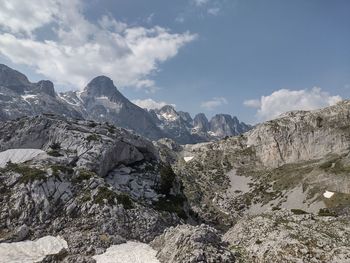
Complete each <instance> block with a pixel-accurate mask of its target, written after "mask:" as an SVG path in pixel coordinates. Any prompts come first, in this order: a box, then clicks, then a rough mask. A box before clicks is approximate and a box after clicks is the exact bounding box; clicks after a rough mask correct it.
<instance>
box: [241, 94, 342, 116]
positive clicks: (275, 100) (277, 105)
mask: <svg viewBox="0 0 350 263" xmlns="http://www.w3.org/2000/svg"><path fill="white" fill-rule="evenodd" d="M340 100H342V98H341V97H340V96H338V95H337V96H331V95H330V94H329V93H328V92H326V91H322V89H321V88H318V87H314V88H312V89H311V90H307V89H304V90H288V89H280V90H277V91H275V92H273V93H272V94H271V95H269V96H262V97H261V98H260V100H247V101H245V102H244V105H245V106H248V107H253V108H257V117H258V119H259V121H263V120H270V119H273V118H276V117H277V116H278V115H280V114H282V113H284V112H287V111H293V110H314V109H318V108H322V107H326V106H330V105H334V104H336V103H337V102H338V101H340Z"/></svg>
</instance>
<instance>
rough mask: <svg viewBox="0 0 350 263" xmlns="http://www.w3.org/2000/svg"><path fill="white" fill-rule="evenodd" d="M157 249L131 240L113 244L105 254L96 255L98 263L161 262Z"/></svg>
mask: <svg viewBox="0 0 350 263" xmlns="http://www.w3.org/2000/svg"><path fill="white" fill-rule="evenodd" d="M156 254H157V251H155V250H154V249H153V248H151V247H150V246H149V245H147V244H144V243H139V242H132V241H129V242H127V243H124V244H120V245H115V246H111V247H110V248H108V249H107V251H106V252H105V253H104V254H101V255H97V256H94V257H93V258H94V259H95V260H96V262H97V263H160V262H159V260H158V259H157V258H156Z"/></svg>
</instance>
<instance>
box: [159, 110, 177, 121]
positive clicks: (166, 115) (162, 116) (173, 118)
mask: <svg viewBox="0 0 350 263" xmlns="http://www.w3.org/2000/svg"><path fill="white" fill-rule="evenodd" d="M157 117H158V119H160V120H162V119H165V120H167V121H176V120H177V119H178V118H179V117H178V116H176V115H174V114H171V113H166V112H164V113H162V114H157Z"/></svg>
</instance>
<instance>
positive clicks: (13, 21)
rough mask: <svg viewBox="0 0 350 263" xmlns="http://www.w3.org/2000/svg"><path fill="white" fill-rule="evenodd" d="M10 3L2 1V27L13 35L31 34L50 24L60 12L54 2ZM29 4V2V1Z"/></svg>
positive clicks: (0, 22)
mask: <svg viewBox="0 0 350 263" xmlns="http://www.w3.org/2000/svg"><path fill="white" fill-rule="evenodd" d="M26 2H27V1H16V0H15V1H9V0H0V6H1V9H0V25H1V26H2V27H3V28H4V29H5V30H8V31H10V32H12V33H25V34H30V33H31V32H32V31H33V30H35V29H37V28H39V27H41V26H42V25H43V24H45V23H49V22H51V21H52V20H53V19H54V14H55V13H57V11H58V9H59V8H58V3H57V2H55V1H52V0H35V1H30V4H29V3H26ZM28 2H29V1H28Z"/></svg>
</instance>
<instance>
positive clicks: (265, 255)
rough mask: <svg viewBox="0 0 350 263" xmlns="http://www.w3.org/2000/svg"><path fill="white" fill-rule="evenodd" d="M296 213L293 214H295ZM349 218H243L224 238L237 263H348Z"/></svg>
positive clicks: (288, 214)
mask: <svg viewBox="0 0 350 263" xmlns="http://www.w3.org/2000/svg"><path fill="white" fill-rule="evenodd" d="M295 213H296V212H295ZM349 237H350V224H349V218H334V217H327V216H326V217H319V216H313V215H310V214H300V215H296V214H294V213H292V212H290V211H285V210H281V211H273V212H270V213H266V214H262V215H258V216H252V217H246V218H243V219H242V220H240V221H239V222H238V223H237V224H236V225H235V226H234V227H233V228H232V229H230V230H229V231H228V232H227V233H226V234H225V235H224V240H225V241H227V242H229V243H230V247H231V249H232V251H235V252H236V255H239V257H238V262H259V263H265V262H266V263H279V262H295V263H296V262H315V263H318V262H319V263H321V262H348V261H349V260H350V249H349V244H350V239H349Z"/></svg>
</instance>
